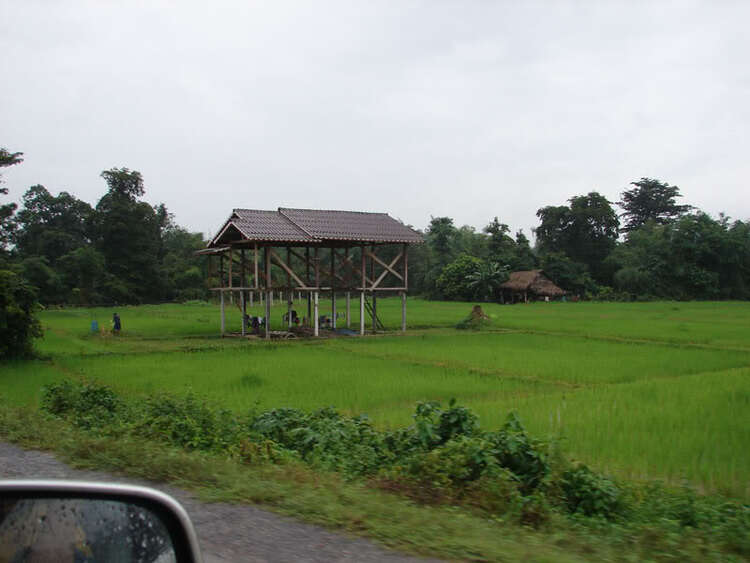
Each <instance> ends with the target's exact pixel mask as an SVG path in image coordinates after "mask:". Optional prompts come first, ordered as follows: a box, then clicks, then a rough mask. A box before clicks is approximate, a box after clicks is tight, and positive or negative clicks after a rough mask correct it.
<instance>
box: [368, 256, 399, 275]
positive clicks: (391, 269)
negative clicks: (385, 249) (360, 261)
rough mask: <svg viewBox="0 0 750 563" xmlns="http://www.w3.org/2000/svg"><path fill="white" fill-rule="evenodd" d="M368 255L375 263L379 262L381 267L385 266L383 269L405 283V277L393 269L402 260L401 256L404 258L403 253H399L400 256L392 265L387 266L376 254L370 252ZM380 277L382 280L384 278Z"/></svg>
mask: <svg viewBox="0 0 750 563" xmlns="http://www.w3.org/2000/svg"><path fill="white" fill-rule="evenodd" d="M367 255H368V256H370V258H372V259H373V260H374V261H375V262H377V263H378V264H380V265H381V266H383V268H385V269H386V271H388V272H390V273H391V274H393V275H394V276H396V277H397V278H398V279H400V280H401V281H404V277H403V276H402V275H401V274H399V273H398V272H397V271H396V270H394V269H393V266H395V265H396V263H398V261H399V260H400V259H401V256H403V253H402V252H399V253H398V255H397V256H396V258H394V259H393V260H392V261H391V263H390V264H386V263H385V262H383V261H382V260H381V259H380V258H378V257H377V256H376V255H375V253H374V252H371V251H368V252H367ZM380 277H381V278H382V277H383V276H382V275H381V276H380Z"/></svg>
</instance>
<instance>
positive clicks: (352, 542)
mask: <svg viewBox="0 0 750 563" xmlns="http://www.w3.org/2000/svg"><path fill="white" fill-rule="evenodd" d="M0 479H80V480H95V481H117V482H128V483H135V484H139V485H147V486H151V487H155V488H158V489H160V490H162V491H164V492H166V493H168V494H170V495H172V496H173V497H174V498H176V499H177V500H178V501H179V502H180V503H181V504H182V506H184V507H185V510H187V512H188V514H189V515H190V518H191V520H192V521H193V524H194V526H195V529H196V532H197V533H198V539H199V541H200V544H201V550H202V552H203V557H204V559H205V561H206V563H227V562H233V561H248V562H257V561H321V562H322V561H362V562H365V563H367V562H374V561H388V562H402V561H403V562H406V561H409V562H424V561H427V560H425V559H418V558H413V557H407V556H405V555H401V554H399V553H396V552H392V551H387V550H385V549H383V548H381V547H378V546H377V545H375V544H373V543H372V542H369V541H367V540H364V539H359V538H350V537H347V536H344V535H341V534H336V533H333V532H329V531H328V530H325V529H323V528H320V527H317V526H312V525H310V524H303V523H300V522H297V521H295V520H293V519H291V518H286V517H284V516H279V515H278V514H274V513H272V512H268V511H265V510H261V509H259V508H256V507H254V506H248V505H242V504H227V503H205V502H200V501H198V500H197V499H196V498H195V497H194V496H192V495H191V494H190V493H188V492H187V491H183V490H181V489H177V488H174V487H169V486H164V485H158V484H155V483H148V482H145V481H138V480H135V479H125V478H122V477H114V476H112V475H109V474H107V473H103V472H99V471H81V470H77V469H73V468H71V467H69V466H67V465H65V464H64V463H62V462H61V461H59V460H57V459H56V458H55V457H54V456H53V455H52V454H49V453H45V452H39V451H29V450H23V449H21V448H19V447H17V446H14V445H11V444H6V443H3V442H0Z"/></svg>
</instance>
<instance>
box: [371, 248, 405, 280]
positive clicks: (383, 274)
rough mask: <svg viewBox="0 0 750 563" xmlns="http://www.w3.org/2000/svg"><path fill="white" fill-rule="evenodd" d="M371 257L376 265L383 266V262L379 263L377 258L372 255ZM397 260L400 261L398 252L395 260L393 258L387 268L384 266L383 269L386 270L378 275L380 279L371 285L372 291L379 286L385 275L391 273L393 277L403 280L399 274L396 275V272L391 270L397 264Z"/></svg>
mask: <svg viewBox="0 0 750 563" xmlns="http://www.w3.org/2000/svg"><path fill="white" fill-rule="evenodd" d="M372 257H373V258H374V259H375V260H377V262H378V263H380V264H383V265H385V262H381V261H380V260H379V259H378V258H377V256H375V255H374V254H373V255H372ZM399 260H401V253H400V252H399V253H398V254H397V255H396V257H395V258H394V259H393V260H391V263H390V265H388V266H385V268H386V269H385V270H383V272H382V273H381V274H380V277H378V279H377V280H375V283H373V284H372V287H373V289H374V288H376V287H378V286H379V285H380V282H382V281H383V278H385V276H387V275H388V273H391V274H393V275H395V276H396V277H398V278H400V279H401V280H403V278H402V277H401V276H400V275H399V274H398V273H397V272H396V270H394V269H393V266H395V265H396V263H397V262H398V261H399Z"/></svg>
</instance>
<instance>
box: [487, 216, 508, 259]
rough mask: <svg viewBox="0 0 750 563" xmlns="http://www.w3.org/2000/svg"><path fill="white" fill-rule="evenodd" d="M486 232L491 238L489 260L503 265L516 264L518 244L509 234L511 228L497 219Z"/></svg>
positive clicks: (488, 226) (491, 222)
mask: <svg viewBox="0 0 750 563" xmlns="http://www.w3.org/2000/svg"><path fill="white" fill-rule="evenodd" d="M484 232H485V233H486V234H487V235H488V236H489V241H488V247H489V259H490V260H491V261H493V262H496V263H498V264H503V265H505V264H511V263H512V262H514V259H515V254H516V252H515V251H516V242H515V241H514V240H513V239H512V238H511V237H510V235H509V234H508V233H509V232H510V227H508V225H506V224H505V223H501V222H500V221H499V220H498V218H497V217H495V218H494V219H493V220H492V221H490V223H489V225H487V226H486V227H485V228H484Z"/></svg>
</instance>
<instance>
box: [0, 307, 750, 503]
mask: <svg viewBox="0 0 750 563" xmlns="http://www.w3.org/2000/svg"><path fill="white" fill-rule="evenodd" d="M321 305H322V307H321V314H325V313H327V311H326V310H325V309H326V303H325V302H324V301H322V303H321ZM357 305H358V304H357V302H355V301H353V302H352V313H353V319H352V321H353V323H354V326H355V327H356V326H357V323H358V316H357V313H358V306H357ZM483 307H484V310H485V311H486V312H487V313H489V314H490V316H491V317H492V320H493V324H492V326H493V329H492V330H490V331H481V332H471V331H459V330H455V329H454V328H452V327H453V326H454V325H455V324H456V323H457V322H459V321H460V320H461V319H462V318H464V317H465V316H466V315H467V314H468V312H469V310H470V309H471V304H467V303H439V302H427V301H421V300H418V299H413V300H410V302H409V311H408V313H409V319H408V320H409V328H410V330H409V331H408V332H407V333H406V334H405V335H403V334H401V333H399V332H398V331H396V330H395V329H396V328H397V327H398V326H399V325H400V301H398V300H397V299H380V300H379V301H378V308H379V311H380V314H381V316H382V318H383V322H384V324H385V325H386V328H388V329H390V330H389V331H388V332H387V333H386V334H385V335H382V336H377V337H368V338H364V339H360V338H357V337H341V338H332V339H320V340H296V341H294V340H293V341H274V342H271V343H266V342H264V341H261V340H250V341H248V340H243V339H238V338H225V339H221V338H219V337H218V332H219V308H218V306H216V305H206V304H195V305H160V306H141V307H121V308H119V309H118V312H119V313H120V316H121V317H122V321H123V329H124V330H123V333H122V334H121V335H120V336H118V337H114V336H112V335H110V334H109V333H108V331H107V330H106V329H108V327H109V318H111V315H112V312H113V309H67V310H49V311H45V312H44V313H43V314H42V322H43V325H44V327H45V337H44V339H42V340H41V341H40V342H39V343H38V346H37V348H38V350H39V351H40V353H41V354H43V355H45V356H46V359H44V360H35V361H30V362H17V363H11V364H2V365H0V394H2V395H4V396H5V397H6V399H7V400H8V401H10V402H12V403H16V404H29V405H33V404H34V403H36V402H37V401H38V398H39V395H40V389H41V386H42V385H43V384H45V383H48V382H51V381H54V380H56V379H59V378H62V377H64V376H68V377H70V376H73V377H79V376H80V377H86V378H91V379H96V380H98V381H101V382H103V383H107V384H109V385H111V386H113V387H114V388H116V389H117V390H119V391H121V392H124V393H127V394H132V395H136V396H138V395H144V394H156V393H160V392H173V393H186V392H188V391H192V392H194V393H196V394H197V395H199V396H202V397H205V398H206V399H207V400H209V401H211V402H214V403H218V404H221V405H224V406H225V407H227V408H230V409H232V410H235V411H243V410H248V409H252V408H259V409H269V408H275V407H282V406H289V407H297V408H302V409H314V408H318V407H323V406H328V405H333V406H335V407H337V408H338V409H339V410H341V411H344V412H346V413H349V414H360V413H366V414H368V415H369V416H370V418H371V419H372V420H373V421H374V422H375V423H376V424H377V425H378V426H381V427H396V426H400V425H406V424H409V423H410V420H411V418H410V417H411V413H412V412H413V408H414V404H415V403H416V402H417V401H422V400H439V401H443V402H447V401H448V400H449V399H450V398H452V397H455V398H456V399H458V401H459V402H460V403H462V404H464V405H467V406H469V407H470V408H471V409H472V410H473V411H474V412H476V413H477V414H478V415H479V416H480V420H481V423H482V425H483V426H484V427H486V428H494V427H497V426H498V425H499V424H500V423H501V422H502V421H503V420H504V418H505V417H506V415H507V413H508V412H509V411H510V410H515V411H517V412H518V413H519V414H520V416H521V418H522V420H523V421H524V423H525V424H526V426H527V427H528V428H529V429H530V430H531V431H532V433H534V434H535V435H538V436H543V437H558V438H561V439H562V440H563V444H564V447H565V449H566V451H567V452H568V454H569V455H570V456H572V457H575V458H577V459H580V460H582V461H585V462H586V463H588V464H589V465H591V466H594V467H596V468H599V469H602V470H605V471H608V472H611V473H614V474H616V475H619V476H623V477H628V478H636V479H663V480H666V481H669V482H671V483H680V482H683V481H685V482H688V483H690V484H692V485H694V486H697V487H699V488H700V489H702V490H705V491H708V492H715V491H720V492H725V493H727V494H730V495H732V496H736V497H739V498H750V304H748V303H736V302H703V303H668V302H662V303H635V304H631V303H611V304H609V303H608V304H603V303H548V304H545V303H536V304H529V305H515V306H501V305H485V306H483ZM296 308H298V311H301V315H300V316H302V314H304V311H303V309H304V306H303V305H300V304H297V305H296ZM284 309H285V307H283V308H282V307H280V306H277V307H275V308H274V313H273V319H274V324H275V325H276V326H275V328H281V315H282V312H283V310H284ZM342 309H343V299H342V302H341V303H340V304H339V310H342ZM255 314H260V308H259V307H256V308H255ZM94 319H96V320H97V321H98V322H99V324H100V326H102V327H103V329H104V330H103V331H102V332H101V333H97V334H92V333H91V331H90V325H91V321H92V320H94ZM339 322H340V323H341V322H343V321H342V320H340V321H339ZM227 326H228V329H229V330H238V328H239V312H238V311H237V309H236V307H230V308H228V316H227Z"/></svg>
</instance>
